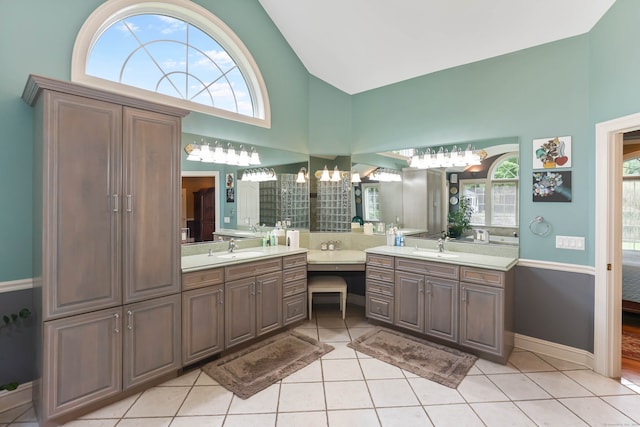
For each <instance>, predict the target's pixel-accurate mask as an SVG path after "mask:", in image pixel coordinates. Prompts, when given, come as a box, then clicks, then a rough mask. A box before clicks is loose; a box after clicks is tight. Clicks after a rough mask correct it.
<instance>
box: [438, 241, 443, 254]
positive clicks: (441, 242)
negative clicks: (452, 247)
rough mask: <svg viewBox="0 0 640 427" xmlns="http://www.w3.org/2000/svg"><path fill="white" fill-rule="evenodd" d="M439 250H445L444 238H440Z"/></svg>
mask: <svg viewBox="0 0 640 427" xmlns="http://www.w3.org/2000/svg"><path fill="white" fill-rule="evenodd" d="M438 252H444V240H442V238H440V239H438Z"/></svg>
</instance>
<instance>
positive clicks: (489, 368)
mask: <svg viewBox="0 0 640 427" xmlns="http://www.w3.org/2000/svg"><path fill="white" fill-rule="evenodd" d="M473 367H474V368H477V369H478V370H480V372H482V373H483V374H487V375H488V374H517V373H520V371H519V370H518V369H517V368H516V367H515V366H513V365H509V364H507V365H502V364H500V363H495V362H490V361H488V360H485V359H478V360H476V363H475V364H474V365H473Z"/></svg>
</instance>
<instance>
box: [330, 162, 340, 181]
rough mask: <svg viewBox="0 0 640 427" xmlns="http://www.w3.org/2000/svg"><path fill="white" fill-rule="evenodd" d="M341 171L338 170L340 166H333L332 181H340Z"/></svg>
mask: <svg viewBox="0 0 640 427" xmlns="http://www.w3.org/2000/svg"><path fill="white" fill-rule="evenodd" d="M340 179H341V178H340V171H339V170H338V166H336V167H334V168H333V174H331V181H332V182H338V181H340Z"/></svg>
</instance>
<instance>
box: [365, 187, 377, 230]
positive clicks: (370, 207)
mask: <svg viewBox="0 0 640 427" xmlns="http://www.w3.org/2000/svg"><path fill="white" fill-rule="evenodd" d="M362 215H363V216H364V220H365V221H380V187H379V186H378V185H377V184H363V185H362Z"/></svg>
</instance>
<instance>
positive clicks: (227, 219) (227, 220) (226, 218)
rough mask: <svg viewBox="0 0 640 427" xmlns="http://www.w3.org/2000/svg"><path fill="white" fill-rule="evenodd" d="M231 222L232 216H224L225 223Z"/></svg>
mask: <svg viewBox="0 0 640 427" xmlns="http://www.w3.org/2000/svg"><path fill="white" fill-rule="evenodd" d="M230 222H231V218H230V217H228V216H225V217H224V223H225V224H229V223H230Z"/></svg>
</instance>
